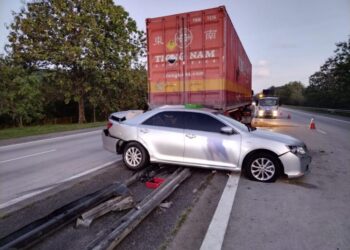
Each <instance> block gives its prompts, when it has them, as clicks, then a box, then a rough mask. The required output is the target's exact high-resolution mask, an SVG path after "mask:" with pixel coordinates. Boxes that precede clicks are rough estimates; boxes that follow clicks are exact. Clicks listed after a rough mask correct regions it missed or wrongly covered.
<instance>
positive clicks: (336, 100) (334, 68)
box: [305, 38, 350, 109]
mask: <svg viewBox="0 0 350 250" xmlns="http://www.w3.org/2000/svg"><path fill="white" fill-rule="evenodd" d="M336 46H337V48H336V50H335V51H334V53H335V55H334V56H333V57H330V58H328V59H327V61H326V62H325V63H324V64H323V65H322V66H321V67H320V70H319V71H317V72H315V73H314V74H313V75H312V76H310V79H309V81H310V85H309V86H308V87H307V89H306V90H305V96H306V99H307V104H308V105H311V106H319V107H328V108H343V109H344V108H345V109H350V38H349V39H348V41H347V42H340V43H337V44H336Z"/></svg>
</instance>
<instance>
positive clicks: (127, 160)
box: [123, 142, 148, 171]
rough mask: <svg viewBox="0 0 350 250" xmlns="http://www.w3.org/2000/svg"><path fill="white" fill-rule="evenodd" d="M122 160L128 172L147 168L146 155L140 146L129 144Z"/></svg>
mask: <svg viewBox="0 0 350 250" xmlns="http://www.w3.org/2000/svg"><path fill="white" fill-rule="evenodd" d="M123 160H124V164H125V165H126V167H127V168H129V169H130V170H134V171H135V170H140V169H143V168H144V167H146V166H147V164H148V154H147V151H146V149H145V148H144V147H142V146H141V145H140V144H138V143H136V142H131V143H129V144H128V145H126V147H125V149H124V153H123Z"/></svg>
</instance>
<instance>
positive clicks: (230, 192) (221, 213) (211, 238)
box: [200, 174, 239, 250]
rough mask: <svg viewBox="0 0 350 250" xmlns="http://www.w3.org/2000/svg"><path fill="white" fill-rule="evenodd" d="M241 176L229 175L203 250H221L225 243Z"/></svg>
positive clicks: (203, 243)
mask: <svg viewBox="0 0 350 250" xmlns="http://www.w3.org/2000/svg"><path fill="white" fill-rule="evenodd" d="M238 181H239V175H233V174H231V175H229V178H228V180H227V183H226V186H225V189H224V192H223V193H222V195H221V198H220V201H219V204H218V206H217V208H216V210H215V213H214V216H213V218H212V220H211V222H210V225H209V228H208V231H207V233H206V235H205V237H204V240H203V242H202V246H201V248H200V249H201V250H219V249H221V247H222V244H223V242H224V237H225V233H226V228H227V225H228V222H229V220H230V216H231V210H232V207H233V202H234V200H235V196H236V191H237V187H238Z"/></svg>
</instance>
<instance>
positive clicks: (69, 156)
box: [0, 130, 120, 209]
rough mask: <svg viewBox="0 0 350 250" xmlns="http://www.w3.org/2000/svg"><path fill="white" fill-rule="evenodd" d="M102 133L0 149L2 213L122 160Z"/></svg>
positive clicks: (89, 133)
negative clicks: (105, 145)
mask: <svg viewBox="0 0 350 250" xmlns="http://www.w3.org/2000/svg"><path fill="white" fill-rule="evenodd" d="M100 134H101V130H96V131H90V132H86V133H79V134H73V135H67V136H61V137H55V138H49V139H43V140H38V141H32V142H25V143H19V144H13V145H8V146H1V147H0V209H1V208H4V207H6V206H9V205H11V204H14V203H16V202H18V201H21V200H24V199H29V198H30V197H32V196H34V195H36V194H38V193H40V192H43V191H46V190H47V189H50V188H53V187H55V186H57V185H58V184H60V183H62V182H65V181H68V180H71V179H74V178H77V177H79V176H81V175H84V174H87V173H89V172H90V171H94V170H96V169H98V168H101V167H103V166H104V164H107V163H110V162H113V161H116V160H117V159H120V156H117V155H114V154H112V153H109V152H107V151H105V150H104V149H103V148H102V142H101V138H100V136H101V135H100Z"/></svg>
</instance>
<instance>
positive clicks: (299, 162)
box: [279, 152, 311, 178]
mask: <svg viewBox="0 0 350 250" xmlns="http://www.w3.org/2000/svg"><path fill="white" fill-rule="evenodd" d="M279 159H280V160H281V162H282V164H283V167H284V173H285V174H286V175H287V176H288V178H297V177H301V176H303V175H305V174H306V173H308V172H309V171H310V163H311V156H310V155H308V154H305V155H303V156H299V155H296V154H293V153H292V152H288V153H286V154H283V155H281V156H280V157H279Z"/></svg>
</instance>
